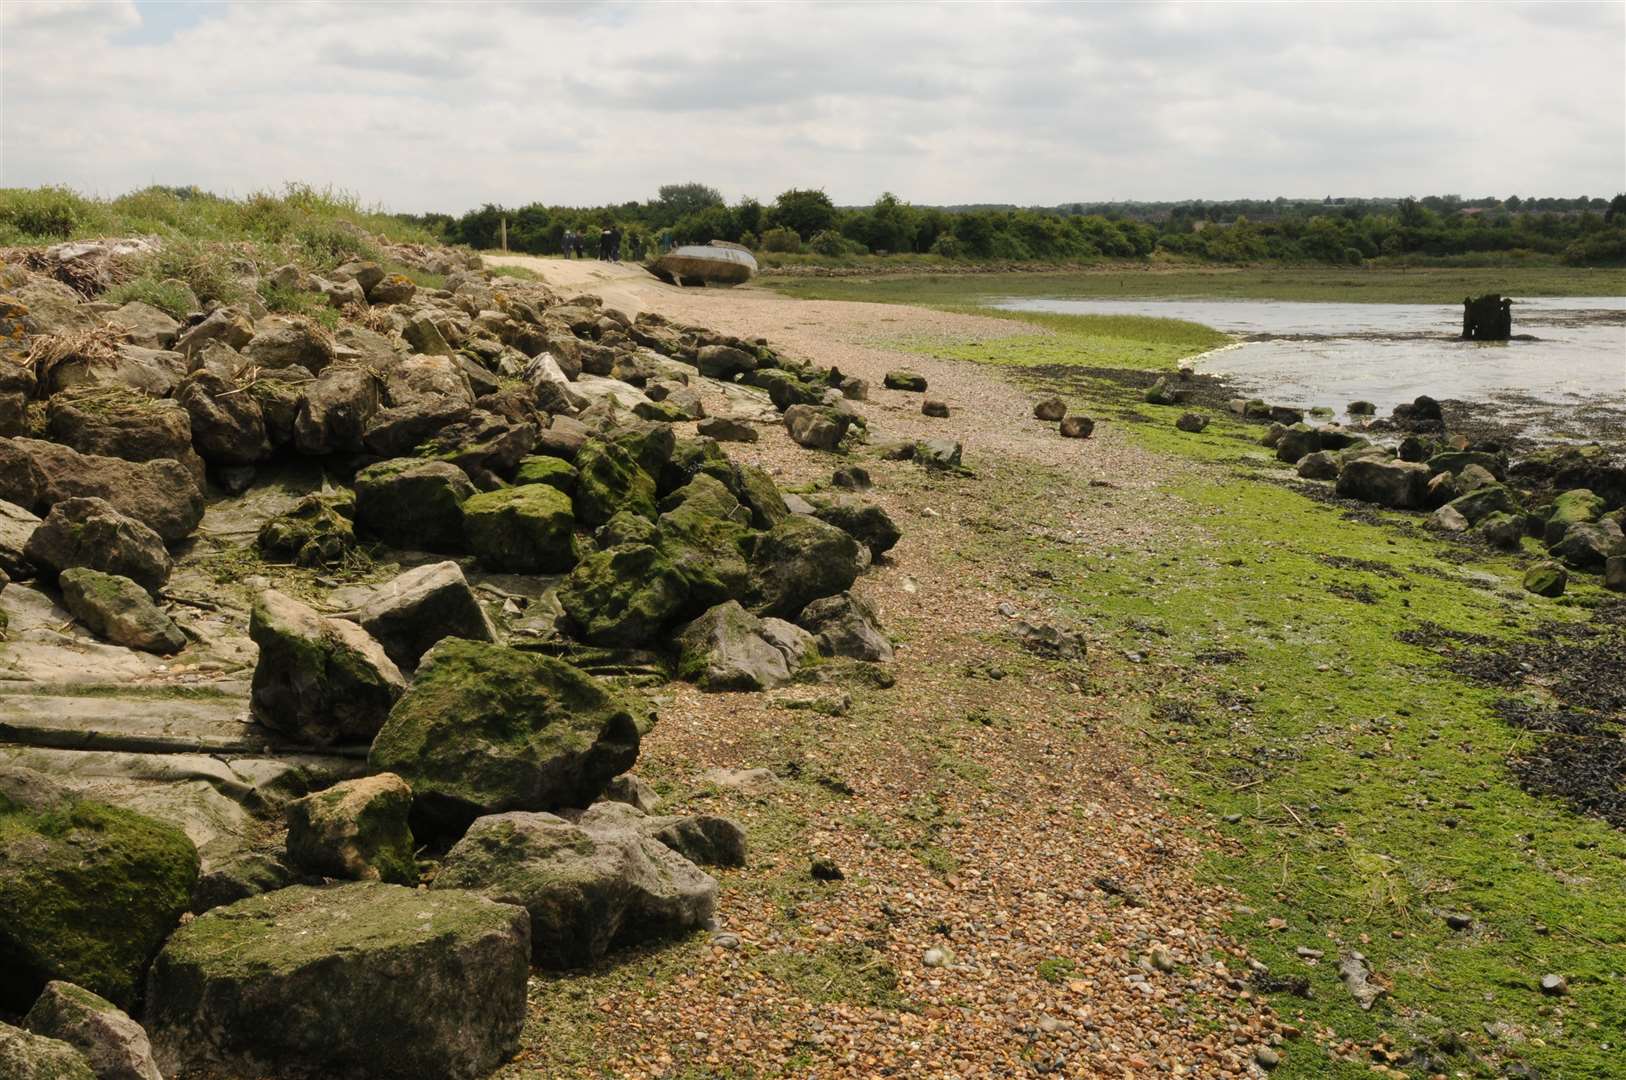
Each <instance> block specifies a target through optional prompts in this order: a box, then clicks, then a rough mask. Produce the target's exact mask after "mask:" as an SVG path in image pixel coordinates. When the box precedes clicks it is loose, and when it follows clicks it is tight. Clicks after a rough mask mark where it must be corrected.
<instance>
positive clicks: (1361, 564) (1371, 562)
mask: <svg viewBox="0 0 1626 1080" xmlns="http://www.w3.org/2000/svg"><path fill="white" fill-rule="evenodd" d="M1315 558H1316V561H1317V562H1322V563H1326V564H1327V565H1328V566H1330V567H1333V568H1334V569H1336V570H1364V571H1366V572H1367V573H1369V574H1378V575H1380V576H1382V577H1390V578H1404V577H1405V576H1406V575H1405V574H1403V573H1401V572H1400V571H1399V570H1397V569H1395V568H1394V567H1393V566H1390V565H1389V564H1388V563H1386V562H1379V561H1378V560H1376V559H1356V558H1352V557H1350V556H1348V555H1317V556H1316V557H1315Z"/></svg>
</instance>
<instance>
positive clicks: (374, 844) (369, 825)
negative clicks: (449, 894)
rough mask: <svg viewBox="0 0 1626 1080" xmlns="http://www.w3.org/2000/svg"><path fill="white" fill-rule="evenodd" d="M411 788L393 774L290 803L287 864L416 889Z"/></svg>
mask: <svg viewBox="0 0 1626 1080" xmlns="http://www.w3.org/2000/svg"><path fill="white" fill-rule="evenodd" d="M411 809H412V789H411V788H410V787H408V786H407V783H406V781H405V780H402V779H401V778H400V777H399V776H396V775H395V774H394V773H379V774H378V775H376V776H363V777H360V778H358V779H355V780H345V781H341V782H340V783H337V784H334V785H333V786H332V787H330V788H326V789H325V790H322V791H318V792H316V793H314V794H311V795H307V796H305V797H304V798H303V799H295V800H294V801H293V802H291V803H289V804H288V861H289V862H290V863H291V864H292V865H294V866H295V867H297V868H298V869H300V870H303V871H305V872H306V873H311V874H319V875H321V876H322V877H329V878H341V879H345V880H349V881H389V882H394V883H395V884H397V885H416V884H417V883H418V865H417V862H416V861H415V859H414V858H413V851H414V845H413V842H412V829H411V828H410V827H409V826H408V824H407V814H408V812H409V811H410V810H411Z"/></svg>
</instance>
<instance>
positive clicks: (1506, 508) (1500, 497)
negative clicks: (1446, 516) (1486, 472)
mask: <svg viewBox="0 0 1626 1080" xmlns="http://www.w3.org/2000/svg"><path fill="white" fill-rule="evenodd" d="M1446 505H1447V506H1449V507H1450V508H1451V509H1453V510H1455V511H1456V512H1457V513H1459V514H1461V515H1462V516H1463V517H1465V518H1467V519H1468V521H1469V523H1470V524H1473V525H1477V524H1479V523H1480V522H1481V521H1483V520H1484V519H1485V518H1488V517H1490V516H1491V515H1492V514H1511V513H1513V512H1514V511H1515V510H1517V509H1518V508H1519V503H1518V500H1517V499H1515V498H1514V497H1513V493H1512V492H1511V491H1509V490H1508V489H1507V488H1505V487H1503V486H1502V485H1501V484H1487V485H1485V486H1484V487H1477V488H1475V489H1474V490H1472V491H1470V492H1468V493H1467V494H1466V495H1459V496H1457V497H1456V498H1455V499H1452V500H1451V501H1450V502H1448V503H1446Z"/></svg>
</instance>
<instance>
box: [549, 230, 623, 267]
mask: <svg viewBox="0 0 1626 1080" xmlns="http://www.w3.org/2000/svg"><path fill="white" fill-rule="evenodd" d="M586 241H587V236H586V235H585V234H583V233H579V232H577V231H576V230H574V229H566V230H565V234H564V236H563V237H561V238H560V240H559V250H560V252H561V253H562V254H563V255H564V257H565V258H567V259H569V258H572V257H574V258H577V259H580V258H582V257H583V256H582V248H583V247H584V246H585V244H586ZM598 257H599V261H600V262H620V261H621V228H620V226H618V225H607V226H605V227H604V229H603V230H601V231H600V232H599V234H598Z"/></svg>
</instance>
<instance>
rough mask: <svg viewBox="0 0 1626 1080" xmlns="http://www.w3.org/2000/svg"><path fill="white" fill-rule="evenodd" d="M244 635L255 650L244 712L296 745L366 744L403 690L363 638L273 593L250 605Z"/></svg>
mask: <svg viewBox="0 0 1626 1080" xmlns="http://www.w3.org/2000/svg"><path fill="white" fill-rule="evenodd" d="M248 632H249V637H251V638H253V640H254V643H255V644H256V645H258V646H259V647H260V655H259V659H258V661H257V662H256V663H255V665H254V679H253V683H252V685H251V688H250V699H249V700H250V709H251V712H252V713H253V716H254V718H255V719H256V720H258V721H259V722H260V723H262V724H264V725H265V726H266V727H269V728H272V729H274V730H277V731H280V732H283V733H284V734H286V735H288V736H290V737H292V738H294V739H296V740H298V741H300V742H303V743H310V744H312V745H316V746H327V745H330V744H332V743H341V742H366V741H368V740H369V739H371V738H372V737H373V736H374V735H375V734H377V732H378V730H379V728H380V727H382V726H383V724H384V721H385V718H386V716H387V715H388V714H389V711H390V707H391V706H392V705H394V704H395V702H396V699H397V698H399V697H400V696H401V694H402V692H403V691H404V690H405V688H406V680H405V678H403V677H402V675H401V671H400V669H399V668H397V667H396V666H395V664H394V662H393V661H391V660H390V658H389V656H387V655H386V654H385V652H384V649H383V647H382V646H380V645H379V643H378V642H377V641H375V640H373V638H372V637H371V635H369V634H368V633H367V631H365V630H363V629H362V628H361V627H359V626H357V625H356V624H355V623H353V622H349V621H347V620H344V619H330V618H327V617H325V616H323V615H320V614H318V613H317V612H316V611H315V610H314V609H313V608H311V607H309V606H307V605H305V604H302V603H300V602H299V601H298V600H295V599H293V598H292V597H289V596H284V595H283V594H282V593H280V592H277V591H276V590H275V589H266V590H264V591H262V592H261V593H260V594H259V595H258V596H257V597H255V599H254V608H253V611H252V612H251V613H250V616H249V626H248Z"/></svg>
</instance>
